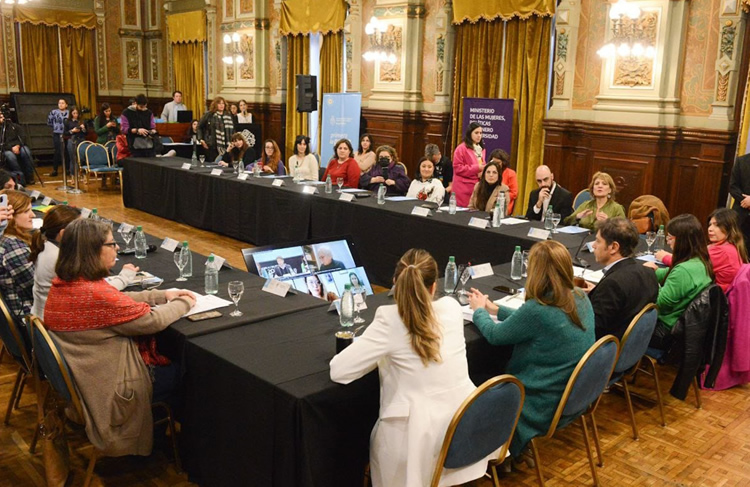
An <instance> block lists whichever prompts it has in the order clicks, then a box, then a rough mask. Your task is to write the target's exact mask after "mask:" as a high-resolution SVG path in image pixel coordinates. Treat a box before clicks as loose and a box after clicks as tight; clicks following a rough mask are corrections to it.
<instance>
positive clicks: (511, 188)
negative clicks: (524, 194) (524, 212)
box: [490, 149, 518, 215]
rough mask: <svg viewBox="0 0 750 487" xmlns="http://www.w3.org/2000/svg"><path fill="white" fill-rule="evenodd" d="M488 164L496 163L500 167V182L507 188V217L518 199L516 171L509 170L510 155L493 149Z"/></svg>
mask: <svg viewBox="0 0 750 487" xmlns="http://www.w3.org/2000/svg"><path fill="white" fill-rule="evenodd" d="M490 162H496V163H497V165H498V166H499V167H500V181H501V182H502V183H503V184H504V185H505V186H507V187H508V194H507V195H505V196H506V201H507V202H508V211H507V212H506V213H507V214H508V215H510V214H511V213H513V207H514V206H515V203H516V198H517V197H518V176H517V175H516V171H514V170H513V169H511V168H510V154H508V153H507V152H505V151H504V150H502V149H495V150H493V151H492V152H491V153H490Z"/></svg>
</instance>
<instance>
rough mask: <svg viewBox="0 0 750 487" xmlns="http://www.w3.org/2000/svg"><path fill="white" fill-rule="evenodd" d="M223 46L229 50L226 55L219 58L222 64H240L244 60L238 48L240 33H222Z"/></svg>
mask: <svg viewBox="0 0 750 487" xmlns="http://www.w3.org/2000/svg"><path fill="white" fill-rule="evenodd" d="M224 47H225V51H227V52H229V55H228V56H224V57H223V58H221V60H222V61H224V64H232V63H237V64H242V63H244V62H245V58H244V57H243V56H242V49H241V48H240V35H239V34H238V33H237V32H235V33H233V34H232V35H229V34H224Z"/></svg>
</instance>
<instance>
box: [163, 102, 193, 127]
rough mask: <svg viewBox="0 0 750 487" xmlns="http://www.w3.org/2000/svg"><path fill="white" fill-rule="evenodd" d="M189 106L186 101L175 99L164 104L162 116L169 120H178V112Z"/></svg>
mask: <svg viewBox="0 0 750 487" xmlns="http://www.w3.org/2000/svg"><path fill="white" fill-rule="evenodd" d="M187 109H188V107H187V106H185V104H184V103H175V102H174V100H172V101H170V102H169V103H167V104H165V105H164V110H162V112H161V118H163V119H164V120H166V121H167V122H176V121H177V112H181V111H185V110H187Z"/></svg>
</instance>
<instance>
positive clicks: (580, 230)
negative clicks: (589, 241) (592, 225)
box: [557, 225, 589, 233]
mask: <svg viewBox="0 0 750 487" xmlns="http://www.w3.org/2000/svg"><path fill="white" fill-rule="evenodd" d="M588 231H589V229H588V228H583V227H577V226H575V225H570V226H567V227H560V228H558V229H557V233H586V232H588Z"/></svg>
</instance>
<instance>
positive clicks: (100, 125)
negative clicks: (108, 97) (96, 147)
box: [94, 103, 120, 145]
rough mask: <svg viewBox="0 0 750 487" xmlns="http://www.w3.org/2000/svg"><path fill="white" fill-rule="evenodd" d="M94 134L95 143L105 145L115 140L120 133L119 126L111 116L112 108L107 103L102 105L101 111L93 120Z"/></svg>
mask: <svg viewBox="0 0 750 487" xmlns="http://www.w3.org/2000/svg"><path fill="white" fill-rule="evenodd" d="M94 132H96V143H97V144H102V145H104V144H106V143H107V142H109V141H110V140H115V137H117V134H119V133H120V124H119V123H117V119H116V118H115V117H113V116H112V108H110V106H109V103H102V109H101V110H100V111H99V115H98V116H97V117H96V118H95V119H94Z"/></svg>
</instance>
